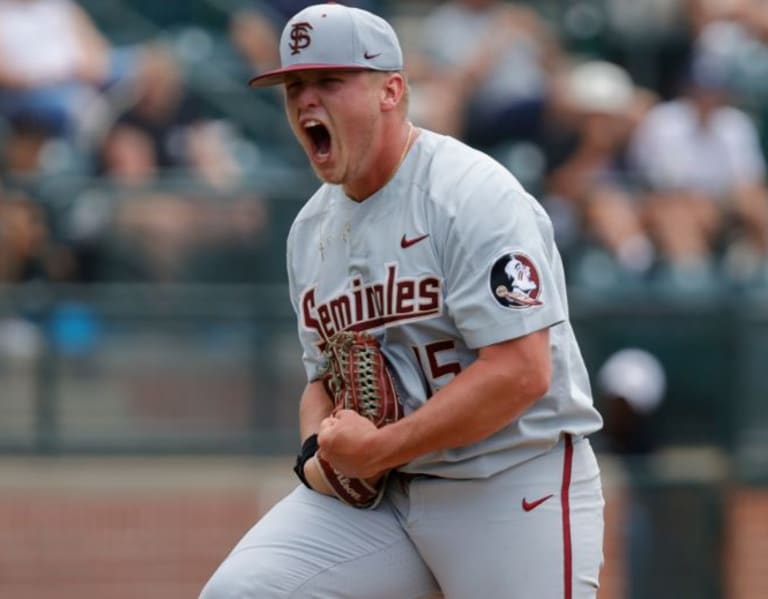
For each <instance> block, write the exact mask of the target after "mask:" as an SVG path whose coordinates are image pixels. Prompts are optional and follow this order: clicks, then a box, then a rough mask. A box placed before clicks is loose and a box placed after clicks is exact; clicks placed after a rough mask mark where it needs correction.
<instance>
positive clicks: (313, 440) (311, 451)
mask: <svg viewBox="0 0 768 599" xmlns="http://www.w3.org/2000/svg"><path fill="white" fill-rule="evenodd" d="M317 447H318V445H317V433H314V434H312V435H310V436H309V437H307V438H306V439H304V443H302V444H301V453H299V455H297V456H296V465H295V466H294V467H293V471H294V472H295V473H296V476H298V477H299V480H300V481H301V482H302V483H304V486H306V487H307V488H308V489H311V488H312V485H310V484H309V482H307V477H306V476H304V464H306V463H307V460H308V459H309V458H311V457H312V456H313V455H315V454H316V453H317Z"/></svg>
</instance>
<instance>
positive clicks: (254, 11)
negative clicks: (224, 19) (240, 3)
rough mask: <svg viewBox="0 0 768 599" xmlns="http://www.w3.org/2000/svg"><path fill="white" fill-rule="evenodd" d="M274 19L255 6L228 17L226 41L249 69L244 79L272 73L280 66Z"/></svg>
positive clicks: (277, 34)
mask: <svg viewBox="0 0 768 599" xmlns="http://www.w3.org/2000/svg"><path fill="white" fill-rule="evenodd" d="M276 20H277V19H276V17H275V15H271V14H270V13H269V12H265V11H264V9H263V8H262V9H259V8H257V7H254V6H248V7H244V8H242V9H239V10H236V11H234V12H233V13H232V15H231V16H230V19H229V39H230V41H231V43H232V46H233V47H234V49H235V50H236V51H237V53H238V54H239V56H240V57H241V58H242V59H243V61H244V63H245V67H246V69H248V72H247V73H244V76H245V77H251V76H252V75H253V73H260V72H262V71H268V70H271V69H273V68H276V67H277V65H278V64H279V62H280V56H279V54H278V51H277V49H278V47H279V43H278V36H279V29H278V27H279V26H278V25H277V24H276V22H275V21H276Z"/></svg>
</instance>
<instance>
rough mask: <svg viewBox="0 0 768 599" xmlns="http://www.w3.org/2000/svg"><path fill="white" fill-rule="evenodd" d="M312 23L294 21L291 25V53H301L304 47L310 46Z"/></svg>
mask: <svg viewBox="0 0 768 599" xmlns="http://www.w3.org/2000/svg"><path fill="white" fill-rule="evenodd" d="M311 29H312V25H310V24H309V23H307V22H301V23H293V24H292V25H291V44H290V48H291V54H299V53H300V52H301V51H302V50H303V49H304V48H308V47H309V44H311V43H312V38H311V37H309V31H310V30H311Z"/></svg>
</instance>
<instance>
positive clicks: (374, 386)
mask: <svg viewBox="0 0 768 599" xmlns="http://www.w3.org/2000/svg"><path fill="white" fill-rule="evenodd" d="M324 357H325V359H326V371H325V374H324V376H323V383H324V385H325V388H326V390H327V391H328V393H329V395H330V396H331V398H332V399H333V404H334V411H335V410H354V411H356V412H357V413H358V414H360V415H361V416H364V417H365V418H368V420H370V421H371V422H373V423H374V424H375V425H376V426H377V427H382V426H384V425H386V424H389V423H391V422H395V421H397V420H399V419H400V418H401V417H402V415H403V411H402V407H401V406H400V401H399V398H398V393H397V389H396V387H395V384H394V381H393V379H392V375H391V374H390V372H389V368H388V366H387V362H386V358H385V357H384V355H383V354H382V353H381V349H380V347H379V342H378V341H377V340H376V338H375V337H373V336H372V335H370V334H369V333H366V332H356V331H341V332H339V333H336V334H335V335H333V336H332V337H331V338H330V339H329V340H328V342H327V344H326V348H325V351H324ZM318 462H319V464H320V471H321V472H322V474H323V477H324V478H325V480H326V482H327V483H328V485H329V486H330V487H331V488H332V489H333V492H334V493H335V494H336V496H337V497H338V498H339V499H340V500H341V501H343V502H344V503H347V504H349V505H351V506H353V507H357V508H372V507H375V506H376V505H378V503H379V500H380V499H381V495H382V491H383V488H384V483H385V479H386V476H385V477H384V478H382V479H381V480H380V481H379V483H378V484H377V485H376V486H373V485H371V484H369V483H368V482H366V481H365V480H361V479H356V478H349V477H348V476H344V475H343V474H342V473H341V472H339V471H338V470H336V469H335V468H334V467H333V466H332V465H331V464H330V463H329V462H327V461H326V460H324V459H322V458H319V459H318Z"/></svg>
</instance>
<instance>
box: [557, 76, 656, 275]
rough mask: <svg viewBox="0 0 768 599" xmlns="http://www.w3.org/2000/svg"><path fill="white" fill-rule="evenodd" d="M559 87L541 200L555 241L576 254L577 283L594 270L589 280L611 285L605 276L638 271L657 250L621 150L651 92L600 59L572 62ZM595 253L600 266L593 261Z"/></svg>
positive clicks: (644, 270) (643, 271)
mask: <svg viewBox="0 0 768 599" xmlns="http://www.w3.org/2000/svg"><path fill="white" fill-rule="evenodd" d="M558 87H559V88H560V91H559V97H560V101H559V109H558V112H557V115H558V121H557V123H556V126H554V127H552V128H553V129H555V130H556V131H557V134H558V139H557V141H558V142H559V143H555V144H553V145H552V146H551V147H549V151H548V153H549V154H550V165H549V167H548V169H547V170H548V173H549V174H548V176H547V177H546V181H545V193H544V197H543V198H542V203H543V204H544V206H545V208H546V209H547V211H548V212H549V213H550V214H551V215H552V219H553V223H554V225H555V230H556V235H557V236H558V239H559V243H560V244H561V246H563V247H564V248H566V252H567V253H570V254H574V255H576V256H577V257H578V259H577V260H576V262H577V263H578V268H576V269H575V271H574V274H576V275H577V276H576V280H577V281H578V282H582V283H590V277H592V278H593V279H594V276H593V275H599V277H601V278H600V280H595V281H592V282H595V283H599V282H601V281H602V282H605V283H608V284H615V283H616V281H615V280H613V279H611V278H610V277H608V279H607V280H606V276H608V273H611V272H615V273H616V275H617V276H623V277H624V278H625V279H626V278H627V277H632V278H637V277H642V276H644V275H645V274H646V273H648V271H649V270H650V268H651V266H652V265H653V263H654V253H655V252H654V248H653V244H652V242H651V240H650V239H649V238H648V236H647V234H646V232H645V226H644V223H643V219H642V214H641V212H640V209H639V206H638V202H637V201H636V198H635V197H634V185H633V181H632V177H631V173H630V172H629V171H628V168H627V164H626V155H625V152H626V147H627V143H628V141H629V139H630V135H631V133H632V131H633V129H634V127H635V126H636V124H637V122H638V121H639V120H640V119H642V116H643V114H644V113H645V112H646V111H647V110H648V108H649V107H650V105H651V104H652V103H653V102H654V101H655V97H654V96H653V95H652V94H650V93H649V92H647V91H646V90H642V89H639V88H636V87H635V85H634V84H633V82H632V80H631V79H630V77H629V75H628V74H627V73H626V71H624V69H622V68H621V67H619V66H618V65H615V64H612V63H609V62H605V61H588V62H584V63H582V64H577V65H575V66H574V67H573V68H572V69H570V70H569V71H567V72H566V74H565V75H564V76H563V80H562V84H561V85H559V86H558ZM563 131H570V133H571V134H570V136H567V135H566V136H564V135H563V133H562V132H563ZM563 137H564V138H565V139H562V138H563ZM558 154H559V155H558ZM598 256H600V257H602V258H603V260H602V263H601V264H595V260H596V259H597V257H598Z"/></svg>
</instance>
